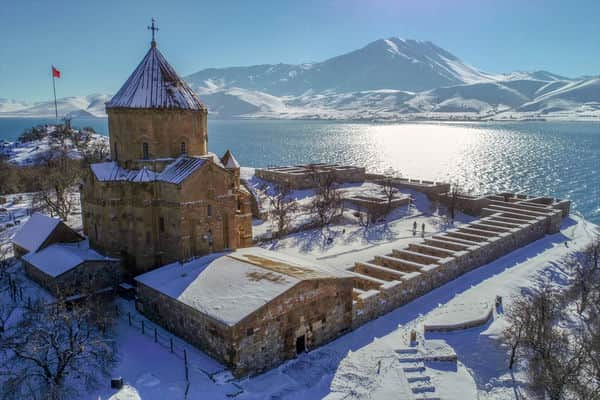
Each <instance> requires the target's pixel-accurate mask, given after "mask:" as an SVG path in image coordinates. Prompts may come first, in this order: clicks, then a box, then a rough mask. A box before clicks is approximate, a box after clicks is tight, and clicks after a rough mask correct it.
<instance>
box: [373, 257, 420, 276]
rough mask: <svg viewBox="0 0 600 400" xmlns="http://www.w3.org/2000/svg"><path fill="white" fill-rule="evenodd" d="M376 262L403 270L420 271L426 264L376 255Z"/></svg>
mask: <svg viewBox="0 0 600 400" xmlns="http://www.w3.org/2000/svg"><path fill="white" fill-rule="evenodd" d="M375 264H378V265H381V266H384V267H387V268H392V269H395V270H398V271H403V272H420V271H421V270H422V269H423V268H425V267H426V264H420V263H416V262H414V261H408V260H403V259H401V258H396V257H390V256H375Z"/></svg>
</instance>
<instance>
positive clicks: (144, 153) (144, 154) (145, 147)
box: [142, 142, 149, 160]
mask: <svg viewBox="0 0 600 400" xmlns="http://www.w3.org/2000/svg"><path fill="white" fill-rule="evenodd" d="M142 157H143V158H144V160H147V159H148V158H149V155H148V143H146V142H144V143H142Z"/></svg>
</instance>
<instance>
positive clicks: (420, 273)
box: [348, 196, 568, 327]
mask: <svg viewBox="0 0 600 400" xmlns="http://www.w3.org/2000/svg"><path fill="white" fill-rule="evenodd" d="M500 199H504V197H502V196H490V197H489V198H486V204H485V207H483V208H482V209H481V216H482V218H480V219H478V220H476V221H473V222H471V223H468V224H464V225H461V226H459V227H457V228H453V229H450V230H448V231H445V232H442V233H438V234H436V235H433V236H431V237H428V238H424V239H422V240H420V241H419V242H417V243H411V244H409V245H408V246H407V247H406V248H402V249H394V250H393V251H392V252H391V253H390V254H382V255H378V256H375V257H374V258H373V259H372V260H369V261H361V262H356V263H355V264H354V266H352V267H350V268H349V269H348V271H349V272H350V274H352V275H353V277H354V288H355V289H354V293H353V296H354V308H355V311H354V315H355V321H354V323H353V324H354V326H355V327H356V326H358V325H361V324H362V323H364V322H366V321H368V320H370V319H373V318H376V317H377V316H379V315H382V314H384V313H386V312H389V311H391V310H392V309H394V308H396V307H398V306H401V305H403V304H406V303H407V302H409V301H411V300H413V299H415V298H416V297H418V296H421V295H423V294H425V293H427V292H428V291H430V290H432V289H434V288H436V287H439V286H441V285H443V284H444V283H446V282H448V281H450V280H452V279H455V278H456V277H458V276H460V275H462V274H464V273H466V272H468V271H470V270H472V269H474V268H476V267H479V266H482V265H484V264H487V263H489V262H491V261H493V260H495V259H497V258H499V257H502V256H504V255H505V254H508V253H510V252H511V251H514V250H516V249H517V248H519V247H522V246H525V245H527V244H529V243H531V242H533V241H535V240H538V239H541V238H542V237H543V236H544V235H546V234H549V233H550V234H551V233H556V232H558V231H560V226H561V222H562V218H563V217H565V216H566V215H568V208H567V207H565V206H564V204H563V203H564V201H560V202H556V203H551V204H543V203H540V202H539V201H545V198H540V199H541V200H540V199H528V198H516V199H517V200H514V199H513V201H505V200H502V201H501V200H500ZM557 204H558V205H560V207H558V206H557Z"/></svg>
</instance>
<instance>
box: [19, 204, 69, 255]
mask: <svg viewBox="0 0 600 400" xmlns="http://www.w3.org/2000/svg"><path fill="white" fill-rule="evenodd" d="M60 222H61V221H60V219H58V218H51V217H49V216H47V215H44V214H40V213H34V214H33V215H32V216H31V218H29V220H28V221H27V222H26V223H25V225H23V227H22V228H21V229H20V230H19V231H18V232H17V233H16V234H15V236H14V237H13V238H12V242H13V243H15V244H16V245H17V246H19V247H22V248H24V249H25V250H27V251H37V250H38V249H39V248H40V246H41V245H43V244H44V242H45V241H46V239H48V236H50V234H51V233H52V232H53V231H54V229H55V228H56V227H57V226H58V224H60Z"/></svg>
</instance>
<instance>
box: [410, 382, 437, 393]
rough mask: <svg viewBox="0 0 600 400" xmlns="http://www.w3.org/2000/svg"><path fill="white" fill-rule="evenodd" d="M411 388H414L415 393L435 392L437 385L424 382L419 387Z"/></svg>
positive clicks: (412, 388)
mask: <svg viewBox="0 0 600 400" xmlns="http://www.w3.org/2000/svg"><path fill="white" fill-rule="evenodd" d="M410 390H412V392H413V393H432V392H435V387H434V386H431V385H430V384H423V385H419V386H417V387H411V388H410Z"/></svg>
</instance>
